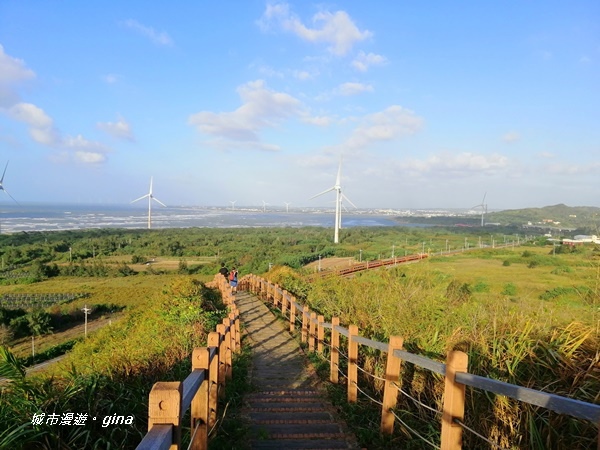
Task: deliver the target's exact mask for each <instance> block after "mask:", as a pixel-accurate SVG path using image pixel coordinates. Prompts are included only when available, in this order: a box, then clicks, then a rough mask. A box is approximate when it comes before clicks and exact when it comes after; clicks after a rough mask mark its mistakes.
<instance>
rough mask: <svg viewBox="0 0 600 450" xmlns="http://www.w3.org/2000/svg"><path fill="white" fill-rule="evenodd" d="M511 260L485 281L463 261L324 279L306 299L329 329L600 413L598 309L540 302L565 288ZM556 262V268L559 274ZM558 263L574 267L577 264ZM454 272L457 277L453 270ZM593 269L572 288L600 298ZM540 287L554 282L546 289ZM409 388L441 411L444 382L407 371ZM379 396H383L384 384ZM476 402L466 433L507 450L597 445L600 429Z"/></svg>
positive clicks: (470, 444) (426, 429)
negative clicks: (463, 357) (456, 363)
mask: <svg viewBox="0 0 600 450" xmlns="http://www.w3.org/2000/svg"><path fill="white" fill-rule="evenodd" d="M460 258H463V257H460ZM505 258H506V256H505V255H501V256H499V257H498V258H497V259H496V260H494V257H490V256H489V255H486V260H489V261H487V262H485V261H482V260H476V261H468V263H469V264H468V265H469V267H475V266H478V267H479V269H477V270H475V272H476V273H470V272H462V271H460V270H458V269H457V267H458V268H460V262H461V261H460V260H455V261H454V264H453V263H452V262H448V261H434V262H424V263H421V264H417V265H412V266H406V267H396V268H392V269H390V270H378V271H372V272H368V273H362V274H359V275H357V276H355V277H354V278H352V279H342V278H325V279H321V280H317V281H315V282H314V283H313V284H312V285H310V286H303V289H305V290H306V294H305V298H306V302H307V303H308V304H309V306H310V307H311V309H313V310H315V311H318V312H319V313H321V314H323V315H324V316H325V317H326V320H327V319H330V318H331V317H333V316H337V317H340V319H341V322H342V323H343V324H347V325H348V324H355V325H357V326H358V327H359V330H360V333H361V334H362V335H365V336H368V337H371V338H374V339H378V340H380V341H385V340H387V339H388V338H389V337H390V336H392V335H399V336H403V337H404V339H405V347H406V348H407V349H408V350H409V351H413V352H415V353H419V354H423V355H426V356H428V357H430V358H434V359H437V360H439V361H444V357H445V354H446V353H447V352H448V351H449V350H453V349H459V350H463V351H465V352H467V353H468V355H469V358H470V359H469V361H470V363H469V371H470V372H472V373H475V374H478V375H482V376H488V377H491V378H494V379H497V380H501V381H505V382H508V383H512V384H516V385H520V386H524V387H528V388H532V389H537V390H543V391H545V392H552V393H556V394H558V395H563V396H567V397H573V398H577V399H579V400H582V401H587V402H593V403H599V402H600V394H599V392H600V372H599V371H598V367H599V366H600V335H599V333H598V329H597V327H596V322H595V320H596V319H595V317H597V316H595V315H596V314H597V311H595V308H597V303H594V302H593V301H588V300H585V298H582V299H581V300H580V301H579V302H578V303H576V304H573V305H571V306H570V307H568V306H567V307H562V306H564V303H557V302H558V301H559V299H558V297H560V295H558V296H555V297H553V298H546V299H540V294H538V293H543V292H544V290H548V288H549V287H551V286H552V283H556V282H557V281H556V280H553V279H552V278H550V277H556V275H554V274H551V273H550V270H548V267H547V266H544V264H542V265H538V266H537V267H535V268H533V269H530V268H528V267H527V264H526V263H520V264H519V266H520V268H515V265H516V264H513V265H510V266H509V267H507V266H503V265H502V260H503V259H505ZM519 258H531V255H529V256H525V257H523V256H519ZM552 261H553V264H552V266H551V267H555V264H554V262H555V261H554V260H552ZM465 262H467V261H466V260H465ZM556 262H557V263H559V264H560V265H562V266H565V265H568V266H569V267H571V264H570V263H571V261H568V260H567V261H565V260H564V259H563V260H562V261H556ZM486 264H490V265H493V264H495V266H494V267H495V269H494V270H493V271H492V270H489V271H485V270H481V267H484V266H485V265H486ZM445 266H447V267H452V268H453V270H445V269H444V267H445ZM579 267H584V266H581V265H580V266H579ZM587 267H588V268H589V270H588V271H587V272H584V273H583V274H582V275H581V276H579V277H578V278H577V280H573V279H572V280H571V282H576V283H577V286H578V290H579V292H581V291H583V289H582V288H581V286H586V287H587V289H588V290H589V291H591V292H597V281H596V278H595V277H594V273H595V272H594V270H595V267H594V262H593V261H592V262H588V266H587ZM516 269H518V271H516ZM507 270H508V271H511V275H510V277H508V278H507V277H505V275H506V274H505V273H503V272H502V271H507ZM496 272H497V273H496ZM517 274H518V276H517ZM268 275H269V276H271V277H273V278H274V281H276V282H279V283H280V284H282V285H283V287H284V288H286V289H289V287H288V286H287V285H286V284H285V283H286V281H289V280H294V283H296V284H298V282H297V280H295V279H294V277H293V276H292V275H290V274H289V273H287V271H285V270H275V271H271V272H270V273H269V274H268ZM561 276H562V275H561ZM538 277H549V279H550V280H553V281H551V282H547V283H539V282H538V281H536V278H538ZM482 280H484V281H485V286H486V289H473V288H472V286H474V285H477V283H479V284H480V285H481V283H482ZM507 280H511V281H510V282H507ZM563 281H564V280H562V279H561V280H558V283H562V282H563ZM472 283H473V284H472ZM508 284H510V285H511V286H512V288H511V292H510V293H508V292H505V291H506V286H507V285H508ZM538 284H539V286H538ZM551 292H552V291H551ZM555 293H559V294H560V293H563V291H561V290H560V289H558V290H557V291H555ZM567 293H568V294H571V293H572V292H571V291H570V290H569V291H568V292H567ZM516 295H518V296H519V297H515V296H516ZM586 295H589V294H586ZM548 297H551V296H548ZM559 305H561V306H560V307H559ZM561 309H562V310H561ZM559 310H561V311H559ZM574 318H578V319H580V320H573V319H574ZM367 354H368V356H363V360H362V361H361V364H362V365H363V366H364V367H365V368H366V369H369V370H371V371H374V372H375V373H376V374H377V375H382V373H383V367H384V366H385V364H384V362H383V361H381V360H379V356H378V355H376V354H373V353H372V352H371V353H367ZM402 379H403V387H405V388H406V389H407V390H408V391H409V392H410V393H411V395H413V396H415V397H416V398H419V399H421V401H423V402H425V403H426V404H429V405H435V407H436V408H437V409H438V410H440V409H441V405H442V387H443V385H442V383H441V382H440V380H439V379H438V377H437V376H435V375H432V374H431V373H429V372H427V371H424V370H420V369H415V368H411V367H410V365H409V364H406V365H405V367H404V369H403V374H402ZM372 388H373V389H375V390H376V389H378V385H377V383H376V382H374V383H373V386H372ZM467 398H468V405H467V414H466V419H465V420H466V422H467V425H468V426H470V427H471V428H473V429H475V430H477V431H478V432H479V433H481V434H483V435H485V436H487V437H488V438H489V439H491V440H492V441H493V442H495V443H497V444H498V445H500V446H502V447H503V448H514V449H517V448H518V449H540V450H541V449H587V448H592V447H593V445H595V442H596V439H597V424H591V423H589V422H586V421H580V420H575V419H572V418H569V417H568V416H564V415H559V414H554V413H552V412H549V411H547V410H545V409H543V408H537V407H532V406H529V405H527V404H524V403H520V402H517V401H513V400H510V399H507V398H506V397H502V396H493V395H490V394H485V393H484V392H479V391H477V390H474V389H470V388H469V389H468V397H467ZM400 409H402V410H403V411H413V413H410V414H413V415H414V416H415V417H421V418H424V417H428V416H427V411H424V410H421V409H420V408H419V407H415V406H414V405H413V404H411V402H409V401H404V402H403V403H401V406H400ZM430 423H431V421H430V420H421V421H420V425H419V422H418V421H417V423H416V424H413V422H412V421H411V424H413V425H415V426H417V427H420V432H422V433H423V434H424V435H426V436H429V437H430V438H431V439H433V440H434V441H435V440H436V439H439V436H438V433H439V429H436V428H432V427H430V426H429V424H430ZM464 448H483V446H482V441H481V440H480V439H479V438H477V437H475V436H474V435H472V434H469V433H465V443H464Z"/></svg>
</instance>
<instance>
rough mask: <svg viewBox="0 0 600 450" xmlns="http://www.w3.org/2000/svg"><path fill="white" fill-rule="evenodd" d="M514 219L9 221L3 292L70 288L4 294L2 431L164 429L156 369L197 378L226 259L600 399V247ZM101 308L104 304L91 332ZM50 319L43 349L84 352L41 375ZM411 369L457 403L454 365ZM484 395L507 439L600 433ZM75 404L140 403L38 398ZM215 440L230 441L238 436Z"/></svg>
mask: <svg viewBox="0 0 600 450" xmlns="http://www.w3.org/2000/svg"><path fill="white" fill-rule="evenodd" d="M484 231H485V233H484ZM490 231H492V234H490ZM504 231H506V232H505V233H504V232H503V233H501V232H500V230H499V229H494V230H491V229H487V228H486V229H485V230H483V229H478V228H469V227H465V228H460V229H459V228H452V229H444V228H438V227H432V228H402V227H397V228H396V227H386V228H350V229H344V230H342V233H341V240H342V243H341V244H339V245H337V246H333V245H332V244H331V230H326V229H321V228H309V227H306V228H297V229H289V228H278V229H173V230H89V231H81V232H80V231H75V232H52V233H28V234H15V235H0V257H1V258H2V268H1V271H0V296H10V295H13V296H18V295H23V296H29V297H31V298H34V297H35V296H41V295H42V294H44V295H46V294H53V295H55V296H56V298H59V297H61V298H62V296H64V300H60V301H57V302H54V303H53V304H52V305H50V306H45V307H43V308H38V309H32V308H29V307H27V305H24V306H19V307H17V308H15V309H8V308H4V309H0V343H2V344H4V345H5V346H7V347H8V348H10V352H8V351H6V350H2V353H1V354H0V373H1V375H0V376H5V377H8V378H10V379H11V380H13V381H12V382H11V383H9V384H7V385H2V386H1V387H0V430H7V431H0V448H2V447H3V446H4V447H10V448H65V449H68V448H109V447H111V448H132V447H135V445H136V444H137V443H138V442H139V440H140V439H141V437H142V436H143V434H145V431H146V415H147V398H148V392H149V390H150V387H151V386H152V384H153V383H154V382H155V381H157V380H161V381H168V380H182V379H184V378H185V376H186V375H187V374H188V373H189V354H190V352H191V349H192V348H193V347H194V346H199V345H204V344H205V333H206V331H212V329H213V328H214V324H215V323H216V322H218V321H219V320H220V319H221V317H222V314H223V309H224V308H223V305H221V304H220V303H219V302H220V300H219V296H218V294H216V293H215V292H213V291H212V290H209V289H206V288H205V287H204V284H203V283H204V282H206V281H208V280H210V279H212V277H213V275H214V274H215V273H216V272H217V271H218V268H219V266H220V263H221V262H224V263H225V264H226V265H227V266H229V267H231V266H236V267H237V268H238V269H239V271H240V274H241V275H242V276H243V275H245V274H247V273H251V272H252V273H256V274H266V275H267V276H268V277H269V278H271V279H272V280H273V281H275V282H277V283H279V284H280V285H281V286H283V287H284V288H286V289H287V290H289V291H290V292H293V293H295V294H296V295H297V296H298V297H299V298H301V299H303V300H304V301H306V302H308V303H309V305H310V306H311V308H313V309H314V310H316V311H319V312H320V313H322V314H324V315H325V316H326V318H330V317H332V316H338V317H340V318H341V320H342V323H345V324H351V323H352V324H356V325H358V326H359V328H360V330H361V334H363V335H365V336H369V337H372V338H374V339H378V340H381V341H383V340H386V339H387V338H388V337H389V336H392V335H401V336H403V337H404V338H405V342H406V344H405V345H406V348H407V349H409V350H410V351H414V352H415V353H419V354H423V355H425V356H428V357H431V358H435V359H438V360H440V361H443V358H444V355H445V354H446V352H447V351H448V350H450V349H455V348H458V349H462V350H465V351H467V352H468V354H469V356H470V371H471V372H474V373H478V374H481V375H484V376H490V377H493V378H497V379H500V380H505V381H508V382H511V383H515V384H519V385H523V386H527V387H532V388H535V389H544V390H546V391H552V392H556V393H558V394H560V395H566V396H572V397H575V398H578V399H580V400H585V401H592V402H598V401H599V399H598V397H597V395H598V394H597V393H598V392H599V391H600V381H599V375H598V373H597V371H594V368H595V367H597V364H598V361H600V356H599V354H598V353H599V352H598V348H599V347H600V346H599V342H600V338H599V332H600V250H599V249H598V248H594V247H592V246H585V247H578V248H575V249H572V248H569V249H565V248H562V247H560V246H558V247H554V246H553V245H547V243H546V239H545V238H544V237H541V236H537V237H532V236H529V238H528V240H527V243H526V244H525V247H523V246H522V245H520V246H517V245H516V242H517V241H518V242H519V244H522V243H523V240H524V238H525V236H524V235H523V234H522V231H519V230H516V229H505V230H504ZM519 232H520V233H521V234H518V233H519ZM513 241H514V242H515V245H514V246H513V245H510V244H511V243H512V242H513ZM505 243H506V244H509V246H508V247H506V248H492V247H497V246H499V245H500V244H505ZM464 249H469V251H463V250H464ZM452 251H454V252H455V253H450V252H452ZM421 252H425V253H428V254H430V257H429V258H427V259H425V260H424V261H421V262H419V263H417V264H410V265H406V266H397V267H391V268H389V269H385V270H383V269H382V270H377V271H371V272H365V273H361V274H358V275H356V276H355V277H354V278H352V279H337V278H324V279H319V280H316V281H315V282H313V283H308V282H307V281H306V277H305V275H307V274H310V273H314V271H315V270H317V269H316V267H317V266H316V264H323V267H324V268H328V267H330V266H329V264H331V265H332V266H333V267H336V265H338V266H340V267H347V265H348V264H350V263H352V262H357V261H358V260H359V259H362V261H365V260H373V259H379V258H389V257H391V256H392V254H393V255H395V256H404V255H405V254H414V253H421ZM440 253H443V256H439V255H440ZM436 255H437V256H436ZM270 267H273V268H272V270H270V271H269V268H270ZM7 298H8V297H7ZM84 307H88V308H91V310H92V312H91V314H90V315H89V316H88V333H89V334H88V337H87V339H85V338H84V330H83V321H84V313H83V311H82V309H83V308H84ZM32 336H33V341H34V342H35V348H36V359H35V361H36V362H38V361H39V360H41V359H42V358H47V357H50V356H49V355H56V354H60V353H61V352H65V351H66V352H67V354H66V357H65V358H64V359H63V360H62V361H61V362H60V363H58V364H55V365H53V366H51V368H50V369H48V370H47V371H46V372H45V373H44V374H33V375H28V376H26V377H25V376H24V369H25V368H24V365H23V363H24V362H25V363H29V362H30V361H28V360H27V358H29V357H31V345H32ZM4 348H6V347H4ZM362 363H363V364H365V367H368V368H372V369H373V370H375V371H376V372H377V371H379V372H377V373H378V374H379V375H381V372H380V371H381V370H382V367H384V364H383V363H382V361H379V360H378V357H377V355H376V354H373V355H369V358H368V359H367V360H365V361H362ZM238 364H243V361H242V360H240V361H238ZM234 373H236V372H235V371H234ZM404 376H405V377H406V378H405V381H406V382H407V383H408V382H409V383H410V389H411V392H412V393H413V394H414V395H416V396H417V397H418V398H420V399H421V400H422V401H424V402H425V403H427V404H430V405H432V406H434V407H438V406H439V404H440V398H441V390H440V386H439V382H438V381H439V380H437V379H436V378H435V377H432V376H431V375H427V374H426V373H424V372H422V371H418V370H416V371H411V370H408V369H407V371H406V373H405V375H404ZM235 384H236V385H237V387H236V388H235V389H234V390H232V392H237V393H236V394H232V395H233V399H232V400H231V402H232V403H231V406H232V409H231V410H232V411H233V409H234V408H233V406H234V405H235V402H236V401H239V396H240V395H241V393H243V392H244V389H246V388H247V387H244V381H243V380H240V381H239V383H235ZM377 388H378V387H377V386H376V385H375V384H374V386H373V387H372V389H373V390H376V389H377ZM236 389H237V391H236ZM236 398H237V399H238V400H235V399H236ZM469 402H470V403H469V405H468V411H469V420H470V422H469V423H468V425H469V426H473V427H474V428H476V429H477V430H478V431H480V432H482V433H484V434H486V435H488V436H492V437H493V438H494V439H495V440H496V441H497V442H498V443H499V445H503V446H506V447H510V446H511V445H512V446H513V447H514V448H516V447H518V448H531V449H541V448H588V447H589V444H590V442H592V441H593V435H594V433H596V435H597V431H594V427H593V426H590V425H589V424H585V423H581V422H580V421H574V420H570V419H567V418H565V417H563V416H558V415H553V414H548V413H547V412H545V411H544V410H541V409H539V410H538V409H534V408H528V407H525V406H523V405H519V404H517V403H516V402H510V401H505V400H502V399H500V398H487V397H486V396H484V395H483V394H481V393H476V392H471V393H470V394H469ZM359 407H360V405H359ZM352 408H354V409H356V408H357V407H354V406H353V407H352ZM411 408H412V409H411ZM69 411H70V412H74V413H86V414H88V415H89V416H90V417H92V416H98V417H103V416H106V415H113V414H117V415H125V416H129V415H132V416H133V418H134V419H133V421H134V424H135V425H133V426H120V427H112V428H108V429H107V428H103V427H102V426H101V422H99V423H91V422H88V423H87V424H86V425H85V426H71V427H60V426H51V425H48V426H46V425H43V426H42V425H39V426H33V425H32V424H31V419H32V415H33V414H38V413H41V412H44V413H46V414H51V413H56V414H58V413H63V412H69ZM402 411H403V414H407V415H408V416H414V417H415V418H414V420H413V419H409V422H408V423H410V425H411V426H415V427H423V428H422V429H419V431H420V432H422V433H423V435H425V436H429V437H431V438H432V439H435V438H436V433H438V432H439V429H438V428H437V427H432V426H431V423H432V421H431V420H429V419H428V420H417V419H418V418H420V417H428V416H427V415H426V414H424V412H423V411H421V410H419V409H418V408H417V409H415V408H414V406H410V405H408V404H406V405H404V404H403V405H402ZM353 414H354V415H355V416H356V417H357V418H358V420H357V423H356V424H355V426H356V427H357V429H359V430H362V431H361V432H359V434H361V433H362V434H363V435H364V439H366V440H365V441H364V443H363V444H364V445H368V444H367V442H370V443H374V442H377V444H376V445H380V447H379V448H386V445H387V446H388V447H387V448H393V447H394V445H396V444H397V443H398V440H397V439H398V436H396V437H394V438H393V439H392V441H391V442H387V441H385V440H375V438H374V437H373V430H372V429H371V430H368V428H370V426H369V420H364V418H365V417H368V414H369V413H368V411H367V412H365V411H363V410H360V409H359V410H358V411H354V412H353ZM476 418H477V419H476ZM475 420H477V423H474V421H475ZM350 421H351V420H350ZM375 421H377V419H376V418H375ZM226 422H227V421H226ZM221 426H222V427H223V428H222V430H224V431H225V433H227V436H238V435H241V434H243V427H240V426H239V423H238V424H236V420H235V419H234V420H233V421H230V422H228V423H225V422H224V423H223V424H222V425H221ZM376 428H377V426H375V429H376ZM575 438H577V439H575ZM467 439H473V438H467ZM401 440H404V438H401ZM214 443H215V444H214V445H216V447H215V448H227V442H226V439H225V440H224V439H222V438H218V439H216V440H215V441H214ZM466 443H467V444H468V445H467V448H477V446H478V445H480V444H478V443H476V441H474V440H473V441H471V440H469V441H467V442H466ZM405 444H406V443H405V442H403V445H404V448H410V447H408V446H406V445H405ZM94 446H95V447H94Z"/></svg>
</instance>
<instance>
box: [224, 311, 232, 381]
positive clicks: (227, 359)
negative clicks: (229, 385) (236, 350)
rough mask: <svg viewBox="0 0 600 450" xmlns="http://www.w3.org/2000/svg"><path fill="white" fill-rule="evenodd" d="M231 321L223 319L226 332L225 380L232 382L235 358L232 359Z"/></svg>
mask: <svg viewBox="0 0 600 450" xmlns="http://www.w3.org/2000/svg"><path fill="white" fill-rule="evenodd" d="M231 329H232V327H231V320H229V319H228V318H225V319H223V330H224V331H225V379H226V380H231V376H232V375H233V357H232V353H233V350H232V343H231V335H232V333H231V331H232V330H231Z"/></svg>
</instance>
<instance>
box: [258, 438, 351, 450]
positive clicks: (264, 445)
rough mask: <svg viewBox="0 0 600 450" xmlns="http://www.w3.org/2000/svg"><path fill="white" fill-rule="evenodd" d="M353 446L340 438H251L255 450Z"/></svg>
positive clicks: (300, 449) (324, 449)
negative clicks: (315, 439) (282, 439)
mask: <svg viewBox="0 0 600 450" xmlns="http://www.w3.org/2000/svg"><path fill="white" fill-rule="evenodd" d="M340 448H353V447H352V446H350V445H349V444H348V443H347V442H346V441H344V440H341V439H324V440H320V441H313V440H309V439H287V440H285V441H276V440H253V441H252V449H256V450H263V449H264V450H268V449H278V450H288V449H289V450H327V449H331V450H333V449H336V450H337V449H340Z"/></svg>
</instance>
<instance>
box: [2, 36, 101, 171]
mask: <svg viewBox="0 0 600 450" xmlns="http://www.w3.org/2000/svg"><path fill="white" fill-rule="evenodd" d="M34 77H35V73H34V72H33V71H32V70H31V69H28V68H27V67H26V66H25V63H24V62H23V61H22V60H20V59H17V58H13V57H11V56H9V55H7V54H6V53H4V47H2V46H1V45H0V111H2V112H4V113H5V114H6V115H7V116H8V117H10V118H11V119H13V120H16V121H18V122H22V123H24V124H26V125H27V126H28V127H29V128H28V131H29V136H31V139H33V140H34V141H35V142H37V143H38V144H41V145H44V146H47V147H52V148H54V149H57V150H60V151H61V152H62V153H63V154H62V156H61V157H60V159H61V160H64V155H69V154H70V155H72V156H73V157H74V158H75V159H76V160H78V161H81V162H85V163H97V162H102V161H104V160H105V159H106V156H105V154H106V153H107V152H108V151H109V149H107V148H106V147H104V146H103V145H102V144H99V143H97V142H91V141H88V140H86V139H85V138H83V137H82V136H81V135H78V136H77V137H70V136H62V135H61V133H60V132H59V131H58V130H57V128H56V127H55V125H54V120H53V119H52V117H50V116H49V115H48V114H47V113H46V112H45V111H44V110H43V109H42V108H40V107H39V106H37V105H34V104H33V103H28V102H23V101H19V96H18V95H17V92H16V90H15V85H17V84H19V83H21V82H23V81H25V80H28V79H31V78H34ZM65 152H66V153H65Z"/></svg>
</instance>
